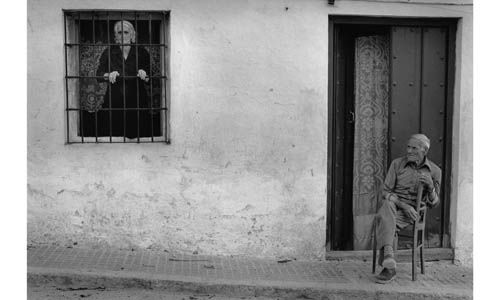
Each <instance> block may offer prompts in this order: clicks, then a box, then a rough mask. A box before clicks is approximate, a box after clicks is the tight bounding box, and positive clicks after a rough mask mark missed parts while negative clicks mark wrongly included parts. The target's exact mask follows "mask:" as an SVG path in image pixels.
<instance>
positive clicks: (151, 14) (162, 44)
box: [62, 9, 170, 144]
mask: <svg viewBox="0 0 500 300" xmlns="http://www.w3.org/2000/svg"><path fill="white" fill-rule="evenodd" d="M62 12H63V20H64V68H65V70H64V85H65V123H66V124H65V131H66V134H65V136H66V144H89V143H102V144H117V143H141V144H143V143H166V144H170V126H169V125H170V124H169V121H170V109H169V108H170V73H169V72H170V47H169V45H170V31H169V28H170V12H169V11H164V10H113V9H109V10H108V9H63V10H62ZM117 19H118V20H124V21H125V20H131V19H132V21H131V22H132V24H134V27H136V28H135V29H136V31H138V29H137V24H138V23H137V22H138V21H148V27H149V28H148V30H149V43H135V44H134V45H135V46H136V47H139V46H142V47H148V46H150V47H158V48H159V51H158V52H159V59H160V73H159V75H153V74H148V75H149V77H150V78H152V79H157V80H159V81H160V103H159V104H160V105H159V107H155V108H153V106H152V104H151V106H150V107H149V110H150V111H151V112H152V111H158V112H159V115H160V121H159V122H160V130H161V134H160V135H159V136H154V134H152V136H147V137H139V136H138V137H134V138H128V137H126V136H125V135H123V136H112V135H111V131H110V135H104V136H99V134H98V132H97V118H96V117H95V122H96V124H95V126H96V127H94V128H95V136H84V135H83V133H82V123H83V119H82V112H83V111H85V109H83V108H82V107H81V103H82V101H81V99H80V97H81V95H80V84H81V81H82V80H81V79H82V78H83V79H85V78H90V79H97V78H98V76H95V75H96V74H94V76H83V75H82V74H81V73H80V68H81V62H80V59H81V56H80V55H81V53H80V51H81V48H82V47H83V46H91V47H96V46H97V45H99V46H106V47H108V48H109V47H110V46H113V45H118V44H116V43H112V36H111V35H110V33H109V29H110V28H112V26H113V23H114V22H115V21H116V20H117ZM89 20H91V21H92V31H93V32H92V36H93V40H92V43H88V42H82V41H81V40H80V38H81V21H89ZM96 21H105V22H107V28H108V29H107V30H108V33H107V35H108V37H107V43H96V39H95V34H96V29H95V22H96ZM152 21H159V33H158V34H159V43H152V42H151V40H152V25H151V24H152ZM152 63H153V62H152V59H151V60H150V66H151V67H152ZM150 71H151V72H152V69H150ZM70 81H74V82H70ZM149 86H150V89H151V90H150V93H152V91H153V86H152V83H151V84H150V85H149ZM148 88H149V87H148ZM125 97H126V95H125ZM150 97H152V95H150ZM151 99H152V98H151ZM130 109H131V110H133V111H137V112H139V111H140V110H141V109H140V108H139V107H137V108H130ZM108 111H110V110H108ZM95 116H97V114H96V115H95ZM138 128H140V127H139V125H138ZM151 132H153V130H152V131H151Z"/></svg>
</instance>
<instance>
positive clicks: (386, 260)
mask: <svg viewBox="0 0 500 300" xmlns="http://www.w3.org/2000/svg"><path fill="white" fill-rule="evenodd" d="M376 220H377V221H376V222H377V224H376V225H377V226H376V229H375V230H376V237H377V245H379V247H380V250H381V255H380V260H379V264H380V265H382V266H383V267H385V268H389V269H394V268H395V267H396V261H395V260H394V250H393V248H392V246H393V243H394V235H395V234H396V230H398V231H399V229H401V228H404V227H406V226H408V225H409V224H411V223H412V220H411V219H410V218H409V217H408V216H406V214H405V213H404V212H403V211H402V210H400V209H398V208H397V207H396V204H394V202H392V201H388V200H384V201H383V202H382V206H381V207H380V208H379V210H378V212H377V218H376ZM382 250H383V251H382Z"/></svg>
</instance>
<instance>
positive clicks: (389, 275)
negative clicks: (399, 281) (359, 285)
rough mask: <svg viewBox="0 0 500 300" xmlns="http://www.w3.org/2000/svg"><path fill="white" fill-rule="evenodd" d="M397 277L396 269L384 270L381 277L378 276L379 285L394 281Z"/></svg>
mask: <svg viewBox="0 0 500 300" xmlns="http://www.w3.org/2000/svg"><path fill="white" fill-rule="evenodd" d="M395 277H396V269H387V268H384V269H383V270H382V272H380V274H379V275H377V277H376V279H377V283H382V284H384V283H389V282H391V281H393V280H394V278H395Z"/></svg>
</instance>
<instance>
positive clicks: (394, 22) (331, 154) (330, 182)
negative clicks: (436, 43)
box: [325, 15, 459, 256]
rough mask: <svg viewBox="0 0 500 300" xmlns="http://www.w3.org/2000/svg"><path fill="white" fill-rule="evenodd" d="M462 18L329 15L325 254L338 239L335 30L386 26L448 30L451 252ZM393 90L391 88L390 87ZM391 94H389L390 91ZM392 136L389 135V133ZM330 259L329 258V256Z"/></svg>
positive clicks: (446, 227) (446, 179)
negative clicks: (458, 37)
mask: <svg viewBox="0 0 500 300" xmlns="http://www.w3.org/2000/svg"><path fill="white" fill-rule="evenodd" d="M458 20H459V18H425V17H415V18H400V17H369V16H345V15H329V16H328V159H327V212H326V216H327V217H326V223H327V224H326V244H325V246H326V251H327V253H332V252H345V251H333V249H332V247H333V240H334V239H335V236H334V235H335V230H334V228H333V224H334V223H333V222H332V219H333V217H334V215H335V211H334V209H335V205H334V199H333V198H334V197H335V190H334V186H335V184H334V183H335V180H336V178H335V170H336V169H335V167H334V166H335V164H336V163H338V162H336V161H335V158H336V155H337V153H336V148H337V147H336V146H337V145H336V139H334V138H332V137H333V135H334V134H335V132H336V130H337V128H336V126H335V121H336V118H335V107H336V106H337V102H338V100H337V99H336V96H335V95H336V92H337V88H336V86H337V85H336V84H335V82H337V78H336V76H335V73H336V67H337V66H336V65H335V58H336V56H337V51H336V47H337V43H338V41H337V40H336V26H338V25H347V24H351V25H385V26H430V27H433V26H434V27H438V26H439V27H447V29H448V33H449V34H448V41H447V52H448V60H447V74H446V81H447V89H446V95H445V106H446V115H445V136H444V140H445V143H444V151H443V153H444V160H443V163H444V166H443V167H444V173H443V181H442V185H441V187H442V193H443V199H442V202H443V211H442V216H441V220H442V228H443V234H442V236H441V243H440V244H441V248H450V202H451V200H452V199H451V197H450V194H451V193H450V192H451V169H452V157H451V156H452V151H451V147H452V133H453V122H452V120H453V104H454V103H453V102H454V93H453V92H454V83H455V65H456V57H455V49H456V33H457V29H456V28H457V22H458ZM389 89H390V85H389ZM389 92H390V90H389ZM389 117H390V116H389ZM389 134H390V132H389ZM327 256H328V255H327Z"/></svg>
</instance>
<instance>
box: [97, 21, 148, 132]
mask: <svg viewBox="0 0 500 300" xmlns="http://www.w3.org/2000/svg"><path fill="white" fill-rule="evenodd" d="M114 41H115V44H112V45H111V46H110V47H109V48H106V49H105V50H104V51H103V52H102V54H101V58H100V59H99V67H98V69H97V72H96V76H98V77H100V79H99V80H100V81H108V82H109V84H108V88H107V90H106V95H105V98H104V104H103V108H110V109H111V111H109V110H102V111H101V112H100V117H99V135H101V136H102V135H104V136H109V135H110V134H111V136H126V137H128V138H136V137H138V136H139V137H142V136H151V119H150V118H151V115H150V114H149V112H148V111H146V110H137V108H149V102H150V101H149V99H148V94H147V90H146V89H147V88H148V87H149V82H150V81H149V76H148V74H150V56H149V53H148V51H147V50H146V49H145V48H144V47H142V46H137V45H134V44H135V42H136V33H135V29H134V26H133V25H132V23H130V22H129V21H126V20H121V21H117V22H116V23H115V25H114ZM124 108H125V109H124ZM134 108H135V109H134ZM127 109H128V110H127ZM138 111H139V114H138ZM110 125H111V128H110ZM138 127H139V131H138Z"/></svg>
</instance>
